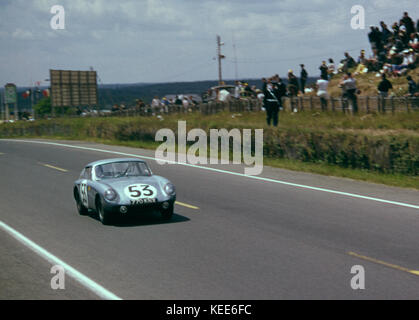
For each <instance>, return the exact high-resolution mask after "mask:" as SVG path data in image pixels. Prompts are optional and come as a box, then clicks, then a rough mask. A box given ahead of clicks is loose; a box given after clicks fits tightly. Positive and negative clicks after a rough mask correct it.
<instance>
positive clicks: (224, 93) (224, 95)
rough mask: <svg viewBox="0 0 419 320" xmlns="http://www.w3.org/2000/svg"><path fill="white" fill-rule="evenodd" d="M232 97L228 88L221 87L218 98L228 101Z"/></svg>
mask: <svg viewBox="0 0 419 320" xmlns="http://www.w3.org/2000/svg"><path fill="white" fill-rule="evenodd" d="M229 99H230V92H228V91H227V90H226V89H221V90H220V92H219V93H218V100H219V101H221V102H225V101H228V100H229Z"/></svg>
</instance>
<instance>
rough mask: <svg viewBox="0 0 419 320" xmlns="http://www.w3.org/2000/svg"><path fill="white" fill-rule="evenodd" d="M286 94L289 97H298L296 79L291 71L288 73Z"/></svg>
mask: <svg viewBox="0 0 419 320" xmlns="http://www.w3.org/2000/svg"><path fill="white" fill-rule="evenodd" d="M288 94H289V95H290V96H291V97H296V96H297V95H298V79H297V77H296V76H295V75H294V72H293V71H292V70H289V71H288Z"/></svg>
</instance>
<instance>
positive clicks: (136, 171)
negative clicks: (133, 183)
mask: <svg viewBox="0 0 419 320" xmlns="http://www.w3.org/2000/svg"><path fill="white" fill-rule="evenodd" d="M95 173H96V177H97V178H98V179H109V178H120V177H138V176H151V171H150V169H149V168H148V165H147V164H146V163H144V162H137V161H126V162H112V163H107V164H102V165H98V166H96V168H95Z"/></svg>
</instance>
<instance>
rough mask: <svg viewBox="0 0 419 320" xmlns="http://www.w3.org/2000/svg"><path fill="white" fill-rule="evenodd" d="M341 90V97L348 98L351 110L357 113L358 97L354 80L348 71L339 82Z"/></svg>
mask: <svg viewBox="0 0 419 320" xmlns="http://www.w3.org/2000/svg"><path fill="white" fill-rule="evenodd" d="M340 85H341V87H342V90H343V98H344V99H345V100H349V101H351V103H352V112H353V113H354V114H357V113H358V99H357V96H356V93H357V92H356V91H357V90H356V81H355V79H354V78H353V77H352V74H351V73H350V72H348V73H346V74H345V76H344V78H343V81H342V82H341V83H340Z"/></svg>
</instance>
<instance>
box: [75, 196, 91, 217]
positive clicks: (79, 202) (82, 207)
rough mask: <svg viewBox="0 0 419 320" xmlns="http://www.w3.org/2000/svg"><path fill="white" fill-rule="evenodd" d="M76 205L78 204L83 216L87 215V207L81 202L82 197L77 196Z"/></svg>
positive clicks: (78, 209)
mask: <svg viewBox="0 0 419 320" xmlns="http://www.w3.org/2000/svg"><path fill="white" fill-rule="evenodd" d="M76 205H77V211H78V212H79V214H80V215H81V216H85V215H87V213H88V210H87V208H86V207H85V206H84V205H83V203H81V201H80V198H79V197H76Z"/></svg>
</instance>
